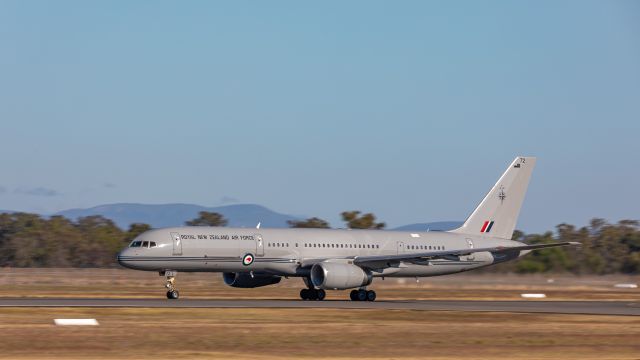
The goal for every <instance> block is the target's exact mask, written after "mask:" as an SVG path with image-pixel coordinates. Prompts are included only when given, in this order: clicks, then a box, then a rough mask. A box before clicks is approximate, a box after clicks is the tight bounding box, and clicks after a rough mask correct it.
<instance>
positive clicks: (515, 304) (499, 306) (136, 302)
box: [0, 298, 640, 316]
mask: <svg viewBox="0 0 640 360" xmlns="http://www.w3.org/2000/svg"><path fill="white" fill-rule="evenodd" d="M0 307H101V308H126V307H135V308H343V309H388V310H431V311H434V310H444V311H499V312H519V313H558V314H593V315H633V316H640V302H629V301H540V300H521V301H473V300H465V301H441V300H415V301H401V300H396V301H375V302H359V301H340V300H325V301H301V300H197V299H180V300H166V299H77V298H3V299H0Z"/></svg>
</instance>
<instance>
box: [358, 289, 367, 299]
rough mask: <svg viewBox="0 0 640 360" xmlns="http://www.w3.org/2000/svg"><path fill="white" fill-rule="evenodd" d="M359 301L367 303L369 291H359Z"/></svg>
mask: <svg viewBox="0 0 640 360" xmlns="http://www.w3.org/2000/svg"><path fill="white" fill-rule="evenodd" d="M358 301H367V290H358Z"/></svg>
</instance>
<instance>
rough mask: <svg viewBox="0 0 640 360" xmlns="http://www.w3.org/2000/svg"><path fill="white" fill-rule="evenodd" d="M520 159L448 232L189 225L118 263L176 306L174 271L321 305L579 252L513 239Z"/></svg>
mask: <svg viewBox="0 0 640 360" xmlns="http://www.w3.org/2000/svg"><path fill="white" fill-rule="evenodd" d="M535 163H536V158H534V157H517V158H516V159H515V160H513V162H512V163H511V164H510V165H509V167H508V168H507V170H506V171H505V172H504V174H502V176H501V177H500V179H499V180H498V182H497V183H496V184H495V185H494V186H493V188H491V190H490V191H489V193H488V194H487V195H486V196H485V197H484V199H483V200H482V201H481V202H480V204H479V205H478V207H476V209H475V210H474V211H473V212H472V213H471V215H470V216H469V217H468V218H467V220H466V221H465V222H464V224H463V225H462V226H461V227H459V228H457V229H455V230H451V231H445V232H437V231H431V232H430V231H424V232H401V231H384V230H344V229H342V230H333V229H260V228H259V226H258V227H257V228H225V227H204V226H188V227H175V228H165V229H155V230H150V231H147V232H145V233H143V234H141V235H140V236H138V237H137V238H135V239H134V240H133V241H132V242H131V243H130V244H129V246H128V247H127V248H125V249H124V250H122V252H120V254H118V262H119V263H120V264H121V265H122V266H125V267H128V268H131V269H137V270H146V271H157V272H159V273H160V275H161V276H164V277H165V279H166V284H165V287H166V288H167V289H168V291H167V298H169V299H178V297H179V293H178V290H177V289H176V285H175V278H176V275H177V273H178V272H218V273H222V278H223V280H224V282H225V284H227V285H229V286H232V287H236V288H255V287H260V286H267V285H273V284H277V283H279V282H280V280H281V279H282V278H283V277H285V278H289V277H299V278H302V279H303V281H304V284H305V287H304V288H303V289H302V290H301V291H300V297H301V298H302V299H303V300H323V299H324V298H325V296H326V290H346V289H353V290H352V291H351V293H350V297H351V300H353V301H374V300H375V299H376V293H375V291H374V290H367V286H369V285H371V283H372V282H373V279H374V278H384V277H426V276H437V275H446V274H453V273H459V272H463V271H468V270H472V269H477V268H481V267H485V266H489V265H493V264H498V263H501V262H504V261H508V260H512V259H516V258H518V257H521V256H524V255H525V254H527V253H529V252H531V251H532V250H537V249H542V248H549V247H555V246H566V245H579V243H574V242H559V243H551V244H536V245H526V244H523V243H520V242H517V241H513V240H510V239H511V237H512V235H513V230H514V228H515V225H516V221H517V219H518V214H519V212H520V208H521V206H522V202H523V200H524V197H525V193H526V190H527V187H528V184H529V179H530V177H531V173H532V171H533V167H534V166H535Z"/></svg>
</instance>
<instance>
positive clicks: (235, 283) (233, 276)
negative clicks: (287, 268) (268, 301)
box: [222, 273, 282, 289]
mask: <svg viewBox="0 0 640 360" xmlns="http://www.w3.org/2000/svg"><path fill="white" fill-rule="evenodd" d="M222 279H223V280H224V283H225V284H227V285H229V286H231V287H236V288H245V289H248V288H257V287H261V286H267V285H273V284H277V283H279V282H280V280H281V279H282V278H281V277H280V276H275V275H253V277H252V276H251V274H249V273H222Z"/></svg>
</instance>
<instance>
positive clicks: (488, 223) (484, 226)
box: [480, 220, 493, 233]
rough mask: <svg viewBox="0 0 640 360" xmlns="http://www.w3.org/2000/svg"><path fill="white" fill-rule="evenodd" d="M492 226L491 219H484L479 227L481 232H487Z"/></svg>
mask: <svg viewBox="0 0 640 360" xmlns="http://www.w3.org/2000/svg"><path fill="white" fill-rule="evenodd" d="M492 227H493V220H491V221H489V220H487V221H485V222H484V224H482V229H480V232H481V233H488V232H489V231H491V228H492Z"/></svg>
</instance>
